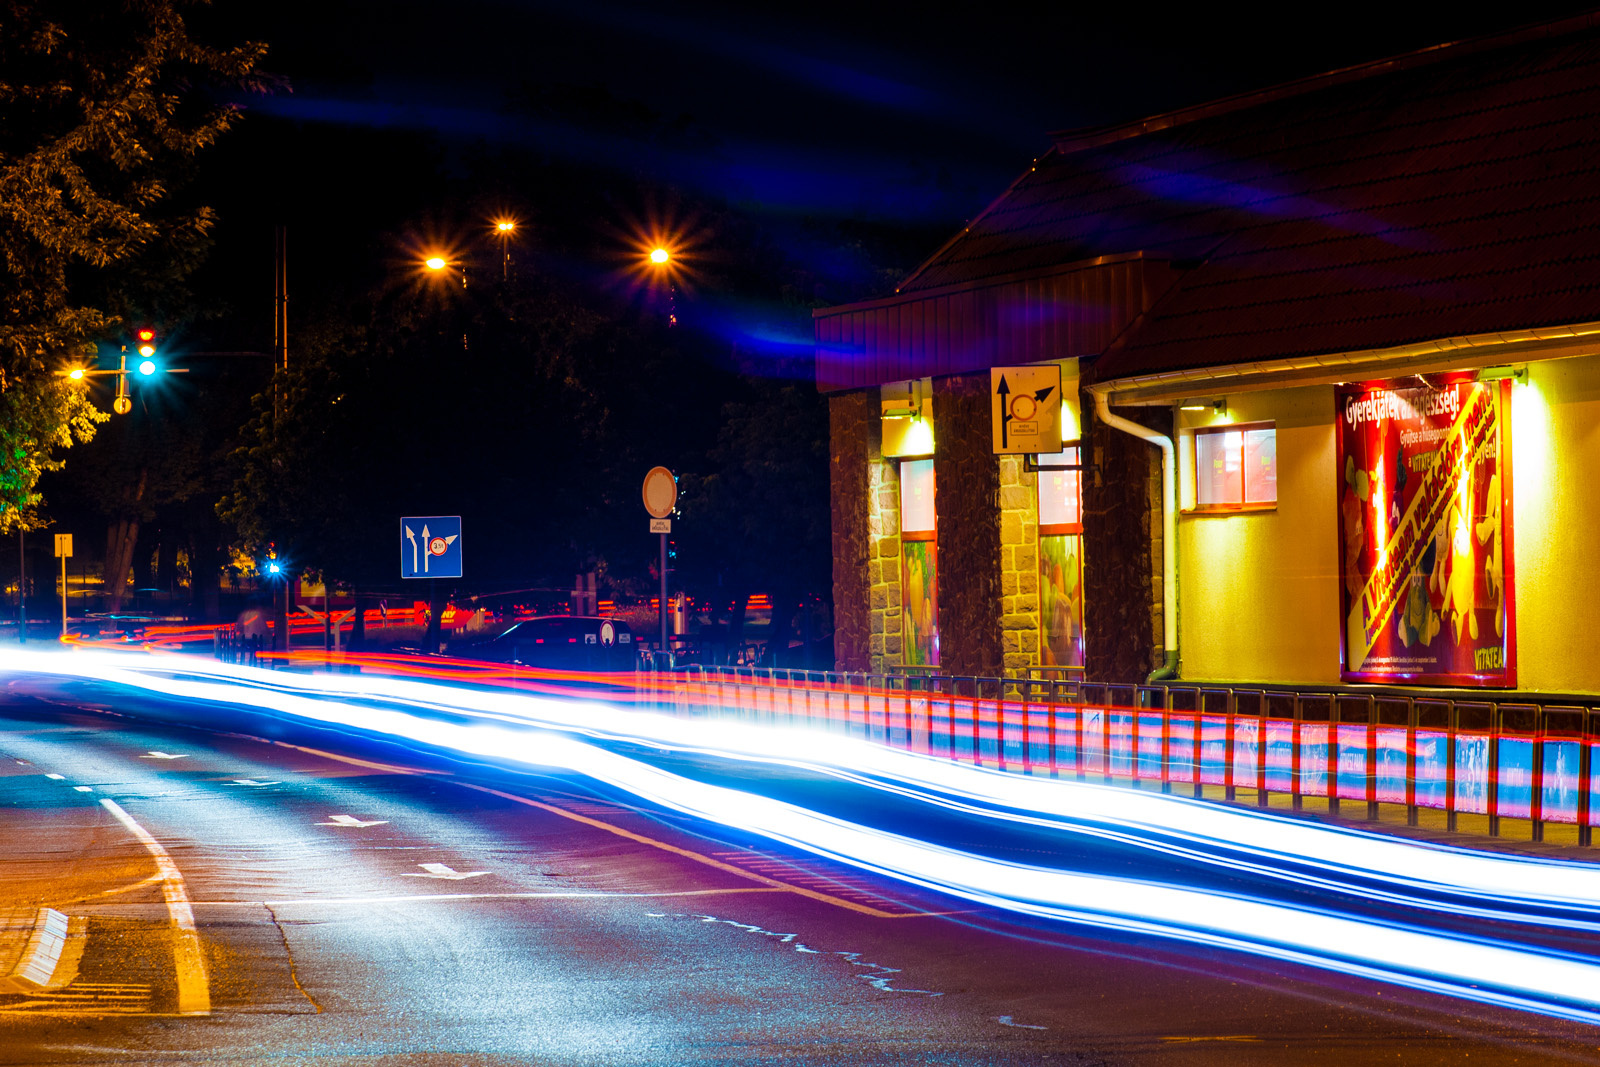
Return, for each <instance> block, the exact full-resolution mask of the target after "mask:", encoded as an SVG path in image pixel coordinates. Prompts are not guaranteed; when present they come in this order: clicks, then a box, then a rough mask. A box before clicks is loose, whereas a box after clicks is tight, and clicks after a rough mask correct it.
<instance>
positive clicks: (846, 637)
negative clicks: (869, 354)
mask: <svg viewBox="0 0 1600 1067" xmlns="http://www.w3.org/2000/svg"><path fill="white" fill-rule="evenodd" d="M877 408H878V404H877V396H876V391H874V390H868V391H865V392H855V393H840V394H837V395H835V396H831V397H829V398H828V440H829V448H828V454H829V465H828V481H829V490H830V496H831V498H832V510H833V654H834V663H835V667H836V669H838V670H842V671H865V670H870V669H871V667H872V663H871V659H870V648H871V633H872V625H871V619H870V617H869V614H868V598H869V595H870V581H869V569H870V567H869V564H870V562H871V561H872V560H873V548H874V546H873V545H872V544H871V543H870V542H869V539H868V522H867V514H868V510H869V508H868V497H867V492H868V490H867V467H868V463H869V462H870V455H871V453H872V451H873V449H874V448H875V447H876V444H877V442H876V440H875V435H876V433H877V431H878V410H877Z"/></svg>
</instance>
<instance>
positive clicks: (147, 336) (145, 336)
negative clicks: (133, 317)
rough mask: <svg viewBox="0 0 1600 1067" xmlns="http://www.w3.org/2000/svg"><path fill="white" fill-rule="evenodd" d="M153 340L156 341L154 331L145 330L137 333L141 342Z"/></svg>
mask: <svg viewBox="0 0 1600 1067" xmlns="http://www.w3.org/2000/svg"><path fill="white" fill-rule="evenodd" d="M155 339H156V332H155V331H154V330H148V329H146V330H140V331H139V340H141V341H154V340H155Z"/></svg>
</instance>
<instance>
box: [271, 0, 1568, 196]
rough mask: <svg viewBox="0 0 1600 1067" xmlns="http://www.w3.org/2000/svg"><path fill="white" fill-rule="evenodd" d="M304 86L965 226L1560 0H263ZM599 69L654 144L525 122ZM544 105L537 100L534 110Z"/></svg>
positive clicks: (290, 100)
mask: <svg viewBox="0 0 1600 1067" xmlns="http://www.w3.org/2000/svg"><path fill="white" fill-rule="evenodd" d="M253 6H255V7H256V8H257V9H258V11H257V12H256V14H254V15H252V16H247V18H248V20H249V21H248V22H247V23H246V28H247V32H249V33H250V34H251V35H252V36H256V37H259V38H261V39H264V40H266V41H268V42H269V43H270V44H271V45H272V47H273V52H272V56H271V58H270V59H269V62H268V66H269V67H270V68H272V69H274V70H279V71H283V72H285V73H287V74H288V75H289V76H290V78H291V79H292V81H293V83H294V86H295V91H294V92H293V94H291V95H281V96H278V97H276V98H274V99H272V100H270V101H267V102H265V103H263V104H260V105H258V106H259V107H260V109H261V110H263V111H265V112H267V113H270V114H274V115H280V116H286V117H289V116H292V117H296V118H302V119H306V120H309V121H314V122H326V123H335V124H350V125H353V126H369V127H388V128H396V127H398V128H413V129H425V130H429V131H432V132H436V133H440V134H444V135H446V136H449V137H453V138H457V139H461V140H471V139H475V138H482V139H484V140H486V141H488V142H491V143H507V144H516V145H520V146H525V147H535V148H537V149H539V150H543V151H546V152H550V153H553V154H557V155H560V154H572V155H580V156H585V157H588V158H590V159H594V158H597V157H599V158H606V157H610V158H614V159H617V160H619V161H621V160H623V159H627V158H629V157H631V158H632V162H633V165H635V166H639V167H642V168H645V169H647V170H650V171H652V172H654V173H655V174H657V175H660V176H663V177H666V178H668V179H669V180H671V181H674V182H677V183H680V184H683V185H685V186H689V187H697V188H699V189H700V190H703V191H706V192H711V193H715V194H720V195H723V196H726V197H728V198H730V199H732V200H734V201H739V202H752V201H753V202H756V203H759V204H761V205H763V206H765V207H767V208H769V209H774V210H793V211H802V212H822V213H829V214H832V213H842V214H861V215H879V216H883V217H885V218H894V219H902V220H906V221H912V220H916V221H924V220H926V221H937V222H940V223H951V224H953V223H958V222H959V221H961V218H962V217H963V216H964V215H966V214H970V213H971V212H972V211H973V210H975V209H976V208H977V207H980V206H981V205H982V203H984V202H986V201H987V200H988V199H989V198H990V197H992V196H993V195H995V194H997V193H998V192H999V191H1000V190H1001V189H1002V188H1003V186H1004V184H1005V183H1006V182H1007V181H1008V180H1009V179H1010V178H1011V177H1012V176H1014V175H1015V174H1016V173H1018V172H1020V171H1021V169H1023V168H1024V167H1025V166H1026V164H1027V163H1028V161H1029V160H1030V159H1031V158H1032V157H1033V156H1035V155H1037V154H1038V153H1040V152H1041V151H1043V150H1044V149H1045V148H1046V147H1047V145H1048V141H1047V139H1046V136H1045V135H1046V133H1047V131H1050V130H1053V129H1061V128H1067V127H1075V126H1084V125H1097V124H1101V123H1107V122H1116V121H1122V120H1127V119H1132V118H1137V117H1140V116H1142V115H1146V114H1150V113H1154V112H1159V111H1165V110H1169V109H1171V108H1174V107H1178V106H1182V105H1184V104H1190V103H1196V102H1199V101H1202V100H1206V99H1210V98H1213V97H1216V96H1220V95H1224V94H1228V93H1233V92H1238V91H1241V90H1245V89H1250V88H1255V87H1259V86H1263V85H1267V84H1271V83H1274V82H1277V81H1281V80H1285V79H1287V78H1291V77H1296V76H1300V75H1304V74H1310V73H1315V72H1318V71H1321V70H1326V69H1330V68H1334V67H1338V66H1343V65H1346V64H1350V63H1355V62H1360V61H1363V60H1367V59H1373V58H1378V57H1381V56H1384V55H1388V54H1393V53H1396V52H1400V51H1406V50H1410V49H1413V48H1417V47H1422V46H1426V45H1431V44H1437V43H1440V42H1442V41H1446V40H1452V39H1459V38H1461V37H1466V36H1471V35H1474V34H1479V33H1484V32H1493V31H1496V30H1500V29H1504V28H1506V27H1508V26H1513V25H1520V24H1524V23H1527V22H1531V21H1539V20H1542V19H1545V18H1550V17H1557V16H1560V15H1562V14H1565V13H1567V12H1568V11H1571V10H1573V9H1574V7H1575V5H1572V4H1559V3H1556V4H1551V3H1525V4H1519V5H1493V6H1490V5H1394V4H1391V5H1385V6H1377V5H1372V6H1365V7H1363V6H1359V5H1304V6H1302V5H1283V4H1280V5H1274V6H1273V7H1272V8H1262V9H1259V10H1257V11H1255V12H1253V13H1252V12H1251V11H1249V10H1248V9H1245V10H1239V9H1235V10H1233V11H1231V12H1230V11H1229V10H1228V7H1229V6H1228V5H1186V6H1184V7H1183V8H1181V9H1179V10H1177V11H1172V12H1166V13H1163V12H1162V11H1161V6H1160V5H1116V4H1109V5H1108V4H1098V5H1093V6H1090V5H1077V4H1070V3H1068V4H1053V5H1028V6H1020V5H1018V6H1012V7H1009V8H1008V7H1007V6H1006V5H990V4H984V5H976V4H975V5H962V6H956V5H945V6H941V5H938V4H927V3H916V4H911V3H892V4H873V3H870V2H866V3H837V2H832V0H823V2H814V3H806V4H785V5H778V4H749V3H741V4H717V3H692V4H672V3H655V4H638V5H634V4H627V3H622V2H618V0H546V2H540V0H500V2H492V0H458V2H454V3H451V2H447V0H427V2H416V0H379V2H362V0H325V2H318V3H306V2H303V0H292V2H286V3H274V4H260V5H253ZM524 86H530V87H533V89H534V91H535V92H536V93H537V92H542V93H545V94H549V93H550V92H551V91H552V89H556V90H559V89H560V88H562V87H580V88H589V87H603V88H604V89H605V90H607V91H608V92H609V93H610V94H611V95H612V96H614V97H615V98H616V99H617V100H619V101H622V102H626V103H629V104H639V105H643V106H644V107H645V108H648V109H649V110H650V111H652V112H655V113H656V114H658V115H660V116H661V117H662V118H663V119H664V120H665V121H666V122H668V123H671V122H673V121H675V120H680V119H681V120H682V121H683V122H684V124H685V126H684V129H683V131H682V136H681V137H680V138H679V139H678V140H677V142H676V143H661V144H658V145H657V146H656V151H655V152H653V153H648V154H644V153H640V152H639V150H638V146H637V145H636V144H635V143H633V142H631V141H629V140H628V139H627V138H626V137H620V136H618V131H617V129H615V128H614V126H613V127H612V128H608V124H607V123H606V122H605V121H604V119H603V117H594V119H593V121H587V122H586V121H584V117H583V116H576V117H574V116H571V115H567V116H560V115H555V116H552V115H550V114H548V113H547V114H545V115H544V116H543V117H539V116H528V115H526V114H524V115H523V116H520V117H517V116H513V115H509V114H507V111H506V104H507V100H508V98H510V97H513V96H516V95H517V94H519V93H522V92H524V89H523V87H524ZM547 111H548V109H547Z"/></svg>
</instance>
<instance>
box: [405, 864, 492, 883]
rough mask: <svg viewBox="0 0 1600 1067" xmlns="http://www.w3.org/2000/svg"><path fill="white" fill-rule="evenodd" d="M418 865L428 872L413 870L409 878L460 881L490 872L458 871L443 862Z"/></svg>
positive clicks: (479, 876)
mask: <svg viewBox="0 0 1600 1067" xmlns="http://www.w3.org/2000/svg"><path fill="white" fill-rule="evenodd" d="M417 866H418V867H421V868H422V869H423V870H424V871H426V872H428V873H426V874H418V873H417V872H415V871H412V872H411V873H410V874H408V875H406V877H407V878H443V879H445V880H446V881H451V882H459V881H461V880H462V879H463V878H482V877H483V876H484V875H486V874H488V873H489V872H488V871H458V870H456V869H455V868H454V867H447V866H446V865H444V864H443V863H419V864H417Z"/></svg>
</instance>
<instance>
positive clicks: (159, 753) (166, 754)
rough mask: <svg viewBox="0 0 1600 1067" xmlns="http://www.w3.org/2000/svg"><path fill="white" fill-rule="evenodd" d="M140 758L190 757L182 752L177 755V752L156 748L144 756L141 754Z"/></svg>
mask: <svg viewBox="0 0 1600 1067" xmlns="http://www.w3.org/2000/svg"><path fill="white" fill-rule="evenodd" d="M139 758H140V759H188V756H186V755H184V754H182V753H178V754H176V755H175V754H173V753H171V752H162V751H161V750H160V749H155V750H154V751H151V752H147V753H145V754H144V755H143V756H140V757H139Z"/></svg>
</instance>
